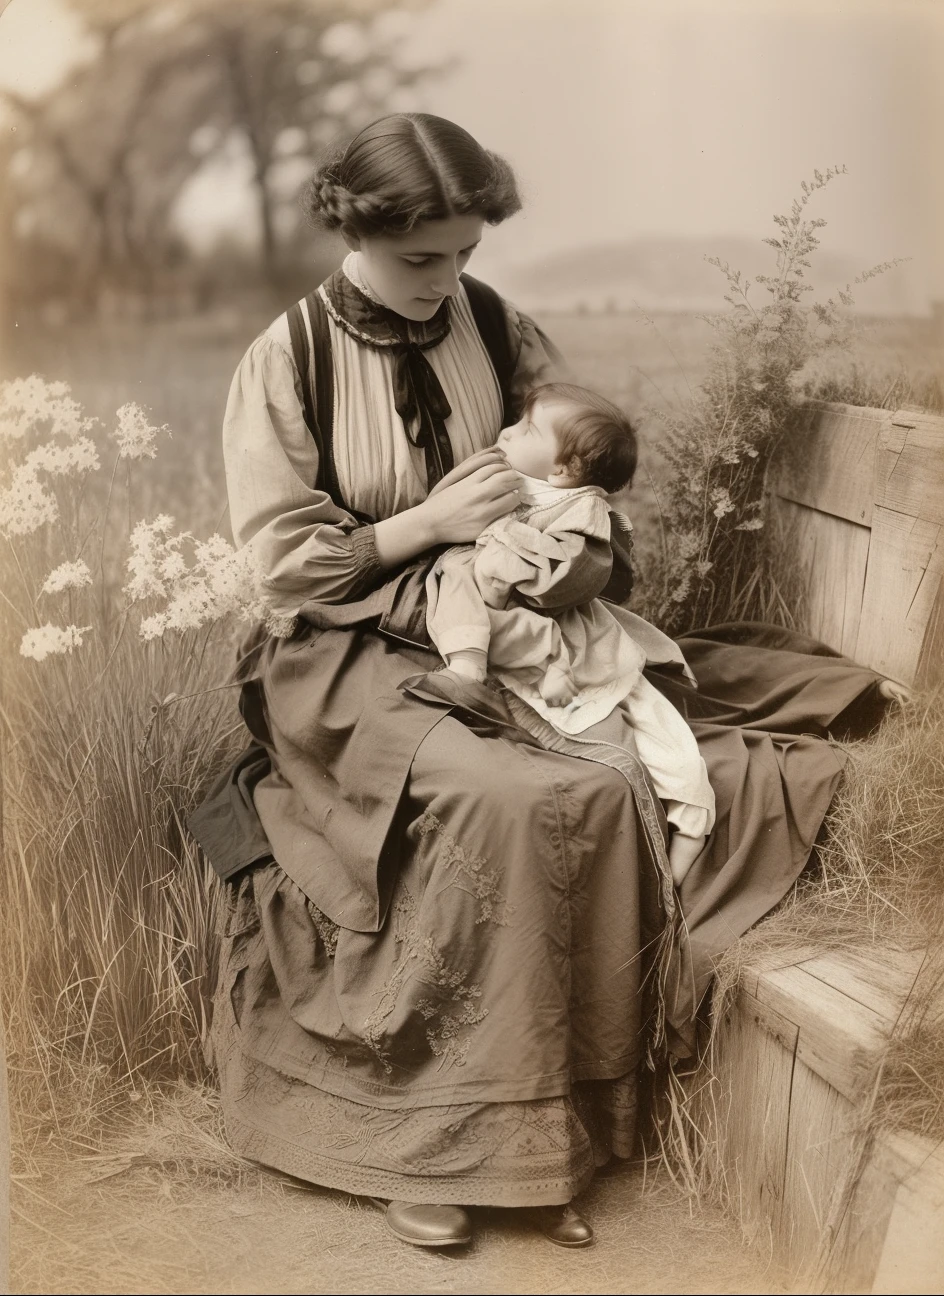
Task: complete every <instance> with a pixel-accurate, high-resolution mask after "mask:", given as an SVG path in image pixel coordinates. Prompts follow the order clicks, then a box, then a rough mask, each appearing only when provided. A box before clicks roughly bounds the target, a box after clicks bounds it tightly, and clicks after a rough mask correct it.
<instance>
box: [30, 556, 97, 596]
mask: <svg viewBox="0 0 944 1296" xmlns="http://www.w3.org/2000/svg"><path fill="white" fill-rule="evenodd" d="M91 583H92V573H91V572H90V571H89V569H88V564H87V563H84V562H83V561H82V559H81V558H78V559H76V561H75V562H64V563H60V564H59V566H58V567H56V568H54V569H53V570H52V571H51V572H50V573H49V575H48V576H47V577H46V580H45V582H44V583H43V588H42V590H41V591H40V592H41V593H42V594H59V593H61V592H62V591H63V590H68V589H81V588H82V587H83V586H84V585H91Z"/></svg>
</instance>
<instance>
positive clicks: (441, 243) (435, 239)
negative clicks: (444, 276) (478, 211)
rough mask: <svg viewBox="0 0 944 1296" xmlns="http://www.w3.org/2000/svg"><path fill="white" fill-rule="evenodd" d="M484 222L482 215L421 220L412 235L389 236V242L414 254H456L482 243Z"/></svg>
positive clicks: (411, 232) (387, 238)
mask: <svg viewBox="0 0 944 1296" xmlns="http://www.w3.org/2000/svg"><path fill="white" fill-rule="evenodd" d="M484 224H485V221H484V220H483V218H482V217H481V216H449V217H447V218H446V219H445V220H433V221H420V222H419V224H417V225H415V226H414V227H413V229H411V230H410V232H409V233H408V234H396V235H388V236H386V239H385V241H386V242H389V243H391V244H395V245H396V249H397V251H398V252H401V253H403V252H406V253H409V254H410V255H413V256H421V255H430V254H441V253H447V254H448V253H456V252H461V251H462V250H463V249H464V248H468V247H472V246H473V245H474V244H475V243H478V241H479V239H480V238H481V237H482V228H483V226H484Z"/></svg>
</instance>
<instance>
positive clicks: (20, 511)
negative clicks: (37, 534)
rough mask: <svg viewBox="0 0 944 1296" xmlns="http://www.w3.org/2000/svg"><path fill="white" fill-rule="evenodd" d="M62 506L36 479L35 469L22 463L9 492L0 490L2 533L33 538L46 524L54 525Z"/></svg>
mask: <svg viewBox="0 0 944 1296" xmlns="http://www.w3.org/2000/svg"><path fill="white" fill-rule="evenodd" d="M58 516H59V506H58V504H57V503H56V499H55V496H54V495H51V494H50V492H49V491H48V490H46V488H45V487H44V486H43V484H42V483H41V482H40V481H39V479H38V478H37V476H36V472H35V469H34V468H32V467H31V466H30V465H28V464H20V465H19V466H18V467H17V468H15V469H14V471H13V477H12V480H11V482H10V485H9V486H8V487H7V489H6V490H0V531H2V532H3V533H4V534H5V535H31V534H32V533H33V532H34V531H37V530H38V529H39V528H40V527H41V526H43V525H44V524H45V523H47V522H55V520H56V518H57V517H58Z"/></svg>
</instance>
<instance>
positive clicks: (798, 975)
mask: <svg viewBox="0 0 944 1296" xmlns="http://www.w3.org/2000/svg"><path fill="white" fill-rule="evenodd" d="M757 998H758V999H759V1000H760V1001H761V1002H762V1003H764V1004H766V1005H767V1007H769V1008H773V1009H774V1010H775V1011H776V1012H778V1013H780V1014H781V1016H783V1017H786V1019H787V1020H788V1021H790V1022H792V1023H793V1024H794V1025H795V1026H797V1027H798V1030H799V1034H798V1037H797V1059H798V1060H799V1061H801V1062H803V1063H805V1064H806V1066H808V1067H809V1068H810V1070H812V1071H815V1072H816V1074H817V1075H818V1076H820V1077H821V1078H822V1079H823V1080H826V1081H827V1082H828V1083H829V1084H831V1085H832V1086H833V1088H834V1089H837V1090H838V1091H839V1093H841V1094H843V1096H844V1097H846V1098H848V1099H849V1100H850V1101H852V1102H855V1101H857V1100H858V1099H859V1098H861V1097H862V1095H863V1094H864V1093H866V1092H867V1090H868V1088H869V1086H870V1085H871V1083H872V1081H873V1079H874V1076H875V1068H876V1065H877V1059H878V1056H879V1054H880V1053H881V1051H882V1049H883V1048H884V1046H885V1043H886V1041H887V1039H888V1031H889V1026H888V1022H887V1020H886V1019H885V1018H884V1017H883V1016H882V1015H881V1014H880V1013H877V1012H875V1011H874V1009H872V1008H869V1007H867V1006H866V1005H865V1004H860V1003H858V1002H857V1001H856V1000H855V999H850V998H849V996H848V995H846V994H843V993H842V991H840V990H836V989H834V988H833V987H832V986H830V985H827V984H826V983H825V982H824V981H821V980H819V979H818V978H817V977H815V976H811V975H810V974H809V973H808V972H806V971H805V970H804V969H803V968H802V967H790V968H782V969H779V970H777V971H773V972H765V973H763V974H762V975H761V976H760V977H759V978H758V984H757Z"/></svg>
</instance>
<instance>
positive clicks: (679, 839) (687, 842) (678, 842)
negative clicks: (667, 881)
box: [669, 832, 706, 887]
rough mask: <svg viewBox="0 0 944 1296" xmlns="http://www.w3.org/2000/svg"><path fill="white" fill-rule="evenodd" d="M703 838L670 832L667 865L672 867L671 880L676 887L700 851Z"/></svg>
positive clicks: (683, 878)
mask: <svg viewBox="0 0 944 1296" xmlns="http://www.w3.org/2000/svg"><path fill="white" fill-rule="evenodd" d="M705 840H706V839H705V837H687V836H686V835H685V833H680V832H674V833H673V834H672V839H671V841H670V842H669V866H670V868H671V869H672V881H673V882H674V883H675V885H676V886H677V887H680V886H681V885H682V883H683V882H684V881H685V878H686V876H687V874H688V870H689V869H690V868H691V867H692V865H693V864H694V863H695V861H696V859H697V858H698V856H699V855H700V854H701V852H702V848H703V847H704V845H705Z"/></svg>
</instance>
